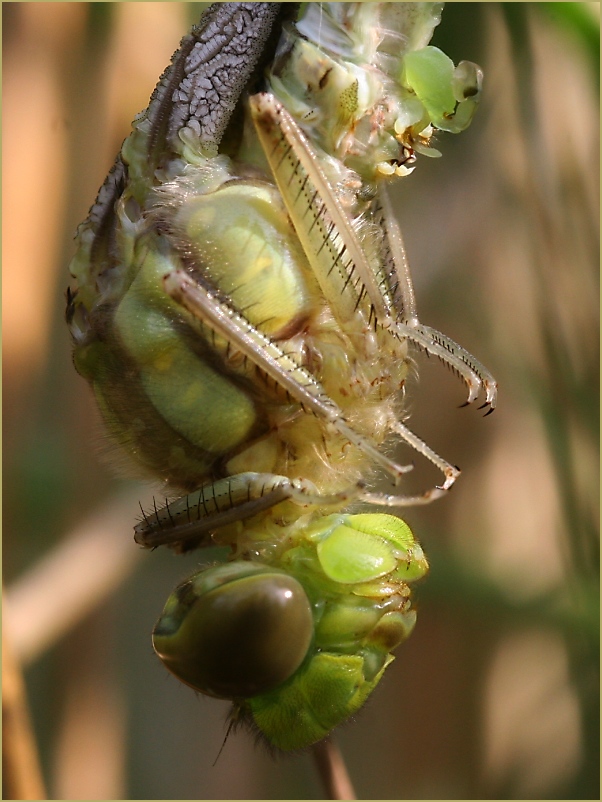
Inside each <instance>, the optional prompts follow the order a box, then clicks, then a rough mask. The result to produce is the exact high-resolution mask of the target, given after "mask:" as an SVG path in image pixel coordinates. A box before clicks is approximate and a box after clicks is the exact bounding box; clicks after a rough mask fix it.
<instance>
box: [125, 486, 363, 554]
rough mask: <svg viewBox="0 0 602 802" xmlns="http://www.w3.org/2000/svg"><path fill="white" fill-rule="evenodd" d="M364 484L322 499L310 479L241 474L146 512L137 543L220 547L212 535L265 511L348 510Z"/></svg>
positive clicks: (136, 530) (136, 531)
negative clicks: (286, 506) (287, 505)
mask: <svg viewBox="0 0 602 802" xmlns="http://www.w3.org/2000/svg"><path fill="white" fill-rule="evenodd" d="M363 486H364V485H363V483H362V482H358V483H357V485H354V486H352V487H350V488H349V489H348V490H345V491H342V492H340V493H332V494H330V495H325V494H320V493H318V491H317V490H316V487H315V486H314V485H313V483H311V482H309V481H307V480H295V481H291V480H290V479H288V478H287V477H286V476H277V475H275V474H270V473H251V472H249V473H240V474H236V475H235V476H229V477H227V478H226V479H220V480H218V481H216V482H214V483H212V484H207V485H203V486H202V487H201V488H199V489H198V490H195V491H194V492H193V493H189V494H188V495H187V496H183V497H182V498H179V499H176V500H175V501H172V502H169V503H167V504H165V505H164V506H163V507H161V508H157V507H156V506H155V508H154V510H153V512H151V513H145V512H144V511H142V516H143V520H142V521H140V523H139V524H138V525H137V526H136V527H135V528H134V531H135V540H136V543H139V544H140V545H141V546H145V547H147V548H155V547H156V546H163V545H168V544H174V543H182V542H185V541H187V540H197V539H199V538H202V540H203V542H202V543H201V544H200V545H203V546H210V545H214V544H213V542H212V541H211V538H210V534H211V532H213V531H215V530H216V529H218V528H219V527H222V526H226V525H228V524H231V523H234V522H236V521H242V520H244V519H245V518H251V517H253V516H254V515H257V514H259V513H260V512H264V511H265V510H268V509H270V508H271V507H274V506H276V505H277V504H280V502H282V501H286V500H287V499H290V500H291V501H293V502H294V503H295V504H298V505H299V506H302V507H303V506H320V507H322V506H324V507H327V506H331V505H332V506H342V505H346V504H348V503H349V502H350V501H353V500H354V499H356V498H357V497H358V496H359V495H360V493H361V492H362V490H363Z"/></svg>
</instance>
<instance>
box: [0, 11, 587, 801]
mask: <svg viewBox="0 0 602 802" xmlns="http://www.w3.org/2000/svg"><path fill="white" fill-rule="evenodd" d="M202 7H203V4H194V3H191V4H187V3H144V2H142V3H115V4H113V3H35V2H32V3H4V4H3V7H2V11H3V34H4V49H3V54H4V62H3V67H4V70H3V100H4V113H3V121H4V128H3V157H4V158H3V200H4V205H3V209H4V216H3V222H4V227H3V257H4V270H3V285H4V292H3V318H4V363H3V366H4V382H3V389H4V394H3V395H4V528H3V532H4V538H3V540H4V588H5V605H4V621H5V635H6V637H7V639H8V647H9V649H10V651H11V652H12V654H13V656H14V657H15V659H16V662H17V663H20V664H21V665H22V666H23V671H24V678H25V684H26V691H27V697H28V703H29V709H30V715H31V720H32V723H33V731H34V737H35V742H36V744H37V748H38V750H39V756H40V760H41V766H42V773H43V778H44V781H45V783H46V787H47V791H46V794H47V795H48V798H54V799H120V798H130V799H164V798H171V799H177V798H180V799H191V798H194V799H204V798H205V799H257V798H259V799H279V798H280V799H307V798H321V797H323V795H324V791H323V790H322V788H321V787H320V784H319V782H318V779H317V776H316V773H315V769H314V766H313V763H312V759H311V755H300V756H292V757H286V758H278V759H273V758H272V757H270V756H269V755H268V754H267V753H266V752H265V751H264V750H263V749H262V748H261V747H257V746H256V745H255V744H254V742H253V739H252V738H251V737H249V736H247V735H246V734H244V733H241V734H238V735H236V736H235V737H231V738H230V739H229V740H228V742H227V743H226V745H225V748H224V750H223V752H222V754H221V756H220V758H219V760H218V761H217V764H216V765H215V766H214V765H213V764H214V761H215V759H216V757H217V754H218V751H219V748H220V746H221V744H222V741H223V738H224V735H225V726H224V721H225V717H226V713H227V709H228V704H227V703H221V702H219V701H216V700H210V699H206V698H203V697H197V696H195V694H194V693H193V692H192V691H190V690H189V689H187V688H185V687H184V686H182V685H180V684H179V683H178V682H177V681H176V680H175V679H172V678H171V677H170V676H168V675H167V672H166V671H165V670H164V668H163V667H162V665H161V664H160V663H159V661H158V660H157V659H156V658H155V657H154V655H153V652H152V647H151V642H150V632H151V629H152V626H153V624H154V622H155V620H156V618H157V616H158V614H159V612H160V611H161V609H162V607H163V604H164V601H165V599H166V598H167V595H168V594H169V592H170V591H171V589H172V587H173V586H174V585H175V583H176V582H178V581H180V580H181V579H183V578H184V577H186V576H187V575H188V574H189V573H191V572H192V570H194V568H195V567H196V566H197V565H198V564H199V563H200V562H201V561H202V560H206V559H210V555H206V554H199V553H196V554H191V555H187V556H185V557H177V556H175V555H173V554H171V553H169V552H167V551H162V550H158V551H156V552H152V553H150V552H149V553H146V552H142V551H141V550H140V549H139V548H138V547H137V546H136V545H135V544H134V542H133V539H132V527H133V525H134V524H135V523H136V521H137V514H138V513H137V510H138V509H139V508H138V501H141V502H142V505H143V506H145V507H148V506H149V503H151V502H150V499H151V497H152V492H153V488H149V487H146V486H141V485H137V484H134V483H132V482H130V481H128V480H126V479H119V478H116V477H115V474H114V472H113V470H112V468H111V467H110V465H109V460H108V459H107V458H106V452H107V450H108V449H107V448H106V446H105V445H103V435H102V430H101V427H100V424H99V421H98V416H97V413H96V410H95V408H94V405H93V403H92V397H91V393H90V392H89V389H88V387H87V385H86V384H85V383H84V381H83V380H82V379H81V378H80V377H78V376H77V375H76V373H75V370H74V369H73V366H72V364H71V356H70V342H69V336H68V333H67V329H66V326H65V324H64V293H65V290H66V287H67V285H68V284H69V275H68V270H67V266H68V263H69V260H70V258H71V256H72V254H73V235H74V232H75V228H76V226H77V224H78V223H79V222H80V221H81V220H82V219H83V218H84V217H85V216H86V214H87V211H88V208H89V206H90V205H91V204H92V202H93V200H94V198H95V196H96V192H97V190H98V187H99V186H100V185H101V183H102V181H103V180H104V177H105V175H106V173H107V171H108V169H109V168H110V167H111V165H112V164H113V160H114V156H115V154H116V153H117V151H118V150H119V147H120V145H121V142H122V140H123V138H124V137H125V136H127V134H128V132H129V124H130V121H131V119H132V118H133V117H134V115H135V114H136V113H137V112H138V111H140V110H141V109H142V108H144V107H145V106H146V105H147V102H148V98H149V96H150V93H151V91H152V89H153V88H154V86H155V83H156V81H157V79H158V77H159V75H160V74H161V72H162V71H163V69H164V68H165V66H166V65H167V64H168V62H169V59H170V57H171V54H172V52H173V51H174V50H175V49H176V47H177V45H178V42H179V40H180V38H181V36H182V35H183V34H184V33H185V32H186V30H187V28H188V27H189V25H190V24H191V23H192V22H193V21H195V20H197V19H198V17H199V15H200V12H201V11H202ZM433 44H436V45H438V46H439V47H441V48H442V49H443V50H444V51H445V52H446V53H447V54H448V55H450V56H451V57H452V58H453V60H454V61H455V62H457V61H459V60H461V59H469V60H473V61H476V62H478V63H479V64H481V66H482V67H483V69H484V71H485V90H484V98H483V102H482V105H481V107H480V109H479V111H478V113H477V115H476V117H475V120H474V121H473V124H472V126H471V127H470V129H469V130H468V131H467V132H465V133H464V134H462V135H461V136H458V137H453V136H452V135H449V134H443V135H440V137H439V138H438V144H437V147H438V148H439V149H440V150H441V151H442V152H443V158H442V159H424V158H423V159H421V160H420V161H419V164H418V168H417V170H416V171H415V172H414V174H413V175H412V176H410V177H408V178H407V179H405V180H404V181H401V182H400V186H399V187H398V188H396V190H395V193H394V195H395V202H396V208H397V210H398V215H399V219H400V222H401V225H402V230H403V232H404V235H405V238H406V246H407V249H408V254H409V259H410V264H411V266H412V270H413V276H414V282H415V288H416V293H417V299H418V309H419V313H420V316H421V319H422V320H423V322H425V323H427V324H429V325H431V326H434V327H436V328H438V329H439V330H441V331H443V332H445V333H446V334H447V335H449V336H451V337H452V338H453V339H454V340H456V341H457V342H460V343H462V345H464V347H465V348H467V349H468V350H469V351H471V352H472V353H474V354H475V355H476V356H477V357H478V358H479V359H480V360H481V361H482V362H483V363H484V364H485V365H487V366H488V367H489V368H490V370H491V371H492V372H493V373H494V374H495V376H496V378H497V379H498V382H499V386H500V399H499V408H498V409H497V410H496V412H495V414H494V415H491V416H489V417H487V418H485V419H483V418H482V417H481V414H482V413H479V412H478V411H477V410H476V408H461V409H460V408H458V407H459V405H460V404H461V403H462V402H463V401H464V398H465V391H464V387H463V386H462V384H461V383H460V382H458V381H457V380H455V379H454V378H453V376H452V375H451V373H449V371H446V370H444V369H443V367H442V366H441V365H440V364H438V363H437V362H436V361H434V360H431V361H429V360H426V359H424V358H423V357H421V356H417V364H418V369H419V373H420V380H419V381H418V382H414V383H413V384H412V385H411V386H410V388H409V391H408V399H407V401H408V409H409V411H410V412H411V413H412V416H411V419H410V424H411V426H412V429H414V430H415V431H416V433H417V434H419V435H420V436H422V437H423V438H424V439H425V440H426V441H427V442H428V443H429V445H430V446H432V447H433V448H434V449H435V450H436V451H437V452H438V453H440V454H441V455H442V456H444V457H446V458H447V459H448V460H450V461H451V462H453V463H455V464H458V465H459V466H460V467H461V468H462V469H463V475H462V477H461V479H460V481H459V482H458V483H457V485H456V487H455V488H454V490H453V493H452V494H450V496H449V497H448V498H446V499H445V500H443V501H439V502H437V503H436V504H434V505H432V506H431V507H424V508H415V509H410V510H408V511H407V515H406V518H407V520H408V521H409V523H410V524H411V526H412V527H413V529H414V532H415V533H416V535H417V537H418V538H419V539H420V540H421V542H422V544H423V546H424V548H425V550H426V552H427V554H428V556H429V559H430V564H431V572H430V575H429V576H428V577H427V579H426V580H425V581H424V582H423V583H422V584H421V585H420V586H419V587H418V590H417V596H418V604H419V607H420V612H419V617H418V625H417V627H416V630H415V632H414V634H413V635H412V637H411V639H410V640H409V641H408V642H407V644H405V645H404V646H403V647H402V648H400V649H399V650H398V653H397V660H396V662H395V663H394V665H393V666H392V667H391V668H390V669H389V670H388V672H387V676H386V677H385V679H384V680H383V681H382V683H381V686H380V687H379V689H378V690H377V691H376V692H375V693H374V696H373V698H372V699H371V700H370V702H369V703H368V704H367V705H366V707H365V709H364V710H363V711H362V712H361V713H360V714H359V715H358V716H357V717H356V720H355V721H353V722H351V723H349V724H348V725H347V726H345V727H343V728H342V729H341V731H340V732H339V733H338V742H339V744H340V746H341V749H342V751H343V753H344V754H345V757H346V759H347V763H348V765H349V767H350V773H351V776H352V780H353V781H354V783H355V786H356V792H357V794H358V797H359V798H371V799H378V798H381V799H400V798H414V799H542V798H548V799H552V798H563V799H586V798H598V797H599V678H598V646H599V623H598V548H599V547H598V542H599V539H598V533H599V519H598V493H599V475H598V422H599V411H598V386H599V348H598V344H599V330H598V324H599V318H598V308H599V286H598V273H599V253H598V229H599V226H598V223H599V204H598V201H599V174H600V165H599V118H600V114H599V105H598V95H599V4H597V3H551V4H548V3H534V4H531V3H509V4H497V3H486V4H480V3H466V4H465V3H450V4H449V5H448V6H447V7H446V9H445V11H444V13H443V20H442V23H441V25H440V27H439V28H438V30H437V31H436V34H435V38H434V40H433ZM403 456H404V454H402V453H400V457H403ZM405 456H406V458H410V459H412V457H410V455H409V454H405ZM433 481H438V477H437V476H436V475H435V474H434V473H431V468H430V466H428V465H422V464H421V463H419V462H418V461H417V465H416V470H415V471H414V474H413V475H412V476H411V481H410V480H408V485H407V487H408V490H410V491H411V490H412V489H422V488H424V487H426V486H429V485H430V484H432V482H433ZM155 491H156V488H155ZM5 798H6V797H5Z"/></svg>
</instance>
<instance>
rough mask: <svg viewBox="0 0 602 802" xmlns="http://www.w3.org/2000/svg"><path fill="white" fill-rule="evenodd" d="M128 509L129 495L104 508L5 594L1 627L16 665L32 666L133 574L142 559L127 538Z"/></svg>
mask: <svg viewBox="0 0 602 802" xmlns="http://www.w3.org/2000/svg"><path fill="white" fill-rule="evenodd" d="M132 509H135V504H134V501H133V499H132V497H131V496H129V495H128V496H126V497H118V498H116V499H113V500H112V501H109V502H107V503H106V504H105V505H103V506H102V507H101V508H99V509H98V510H97V511H96V512H95V513H94V514H93V515H91V516H90V518H88V519H87V520H86V521H84V522H83V523H82V524H81V526H79V527H78V529H77V530H76V531H74V532H73V533H72V534H71V535H69V536H67V537H65V538H64V539H63V540H62V541H61V542H60V543H59V545H57V546H56V547H55V548H54V549H53V550H52V551H50V552H49V553H48V554H46V555H45V556H44V557H43V558H42V559H41V560H40V561H39V562H38V563H37V564H36V565H35V566H34V567H33V568H31V569H30V570H29V571H28V572H27V573H26V574H24V575H23V576H22V577H20V578H19V579H17V580H16V581H15V582H14V583H13V584H12V585H11V587H9V588H8V589H7V592H6V600H5V604H4V627H5V629H7V630H8V631H9V632H10V636H11V643H12V647H13V651H14V654H15V657H16V659H17V660H18V661H19V663H21V664H22V665H29V664H30V663H32V662H34V661H35V660H36V659H37V658H38V657H39V656H40V655H41V654H42V653H43V652H44V651H45V650H46V649H48V648H49V647H51V646H52V645H53V644H54V643H56V641H57V640H58V639H59V638H61V637H62V636H63V635H64V634H65V633H66V632H68V631H69V629H71V628H72V627H73V626H75V625H76V624H78V623H79V622H80V621H81V620H82V619H83V618H85V617H86V615H88V614H89V613H90V612H92V611H93V610H94V609H95V608H96V607H97V606H98V605H99V604H101V603H102V602H103V601H104V600H105V599H106V598H107V597H109V596H110V595H111V593H113V591H114V590H115V589H116V588H117V587H118V586H119V585H120V583H121V582H122V581H123V580H124V579H125V578H126V577H127V576H129V574H130V573H131V572H132V570H133V568H134V566H135V564H136V563H137V561H138V558H139V557H140V554H141V552H140V549H137V548H136V547H135V545H134V543H133V541H132V538H131V537H128V524H127V522H128V519H129V518H130V517H131V512H132ZM124 522H125V523H124Z"/></svg>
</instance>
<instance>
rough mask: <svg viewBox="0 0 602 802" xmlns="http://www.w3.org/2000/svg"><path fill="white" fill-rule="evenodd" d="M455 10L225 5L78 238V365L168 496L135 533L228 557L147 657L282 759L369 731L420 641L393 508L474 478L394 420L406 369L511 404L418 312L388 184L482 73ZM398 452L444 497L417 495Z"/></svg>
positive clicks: (187, 48) (73, 323)
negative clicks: (383, 488)
mask: <svg viewBox="0 0 602 802" xmlns="http://www.w3.org/2000/svg"><path fill="white" fill-rule="evenodd" d="M441 10H442V4H438V3H367V4H361V3H307V4H303V5H302V7H301V11H299V9H298V7H297V5H296V4H277V3H217V4H215V5H213V6H211V7H210V8H209V9H208V10H207V11H206V12H205V13H204V14H203V16H202V18H201V20H200V23H199V24H198V25H195V26H194V27H193V28H192V31H191V32H190V33H189V34H188V35H187V36H185V37H184V38H183V39H182V41H181V43H180V47H179V49H178V50H177V51H176V53H175V54H174V56H173V58H172V61H171V64H170V66H169V67H168V68H167V70H166V71H165V72H164V74H163V75H162V76H161V78H160V81H159V83H158V85H157V87H156V89H155V91H154V93H153V95H152V97H151V99H150V103H149V106H148V108H147V109H146V110H145V111H143V112H142V113H141V114H140V115H138V116H137V117H136V119H135V120H134V122H133V124H132V132H131V134H130V135H129V136H128V137H127V139H126V140H125V141H124V143H123V146H122V148H121V151H120V153H119V154H118V156H117V159H116V161H115V164H114V166H113V168H112V170H111V171H110V173H109V175H108V176H107V179H106V180H105V183H104V184H103V186H102V187H101V189H100V191H99V194H98V197H97V199H96V201H95V203H94V205H93V206H92V208H91V210H90V212H89V215H88V217H87V219H86V220H85V221H84V222H83V223H82V224H81V225H80V227H79V229H78V232H77V236H76V240H77V250H76V254H75V256H74V258H73V260H72V262H71V265H70V271H71V274H72V276H73V278H74V279H75V282H76V283H75V285H74V287H73V288H71V289H69V290H68V293H67V313H66V317H67V322H68V325H69V328H70V331H71V335H72V339H73V344H74V352H73V353H74V364H75V367H76V369H77V371H78V372H79V373H80V374H81V375H82V376H83V377H84V378H85V379H86V380H87V381H88V382H89V383H90V385H91V387H92V390H93V392H94V395H95V398H96V402H97V404H98V406H99V408H100V411H101V414H102V416H103V419H104V422H105V425H106V428H107V431H108V433H109V435H110V436H111V437H112V438H113V440H114V441H115V442H116V443H118V444H119V445H120V446H121V447H122V449H123V451H124V452H125V453H127V454H128V455H129V458H130V460H131V462H132V464H133V465H134V466H135V469H136V470H137V471H138V473H139V474H140V475H142V476H144V477H147V478H151V479H153V480H155V481H160V482H162V483H163V485H164V486H165V487H166V488H168V491H169V493H170V494H171V498H172V500H170V501H168V502H167V503H166V504H165V505H164V506H162V507H161V508H159V507H157V506H155V507H154V509H153V510H152V511H144V510H143V511H142V518H141V520H140V522H139V523H138V525H137V526H136V527H135V540H136V542H137V543H138V544H141V545H142V546H144V547H147V548H155V547H157V546H160V545H166V546H168V547H170V548H172V549H174V550H175V551H177V552H184V551H188V550H190V549H194V548H202V547H205V546H210V545H220V546H225V547H227V549H228V554H229V556H228V559H227V560H225V561H224V562H222V563H220V564H217V565H211V566H209V567H203V568H201V569H200V570H199V571H197V572H196V573H195V574H194V575H193V576H192V577H190V578H189V579H187V580H186V581H184V582H183V583H181V584H180V585H179V586H178V587H177V588H176V589H175V590H174V592H173V593H172V594H171V595H170V597H169V599H168V601H167V603H166V605H165V608H164V610H163V612H162V614H161V616H160V618H159V620H158V622H157V624H156V625H155V628H154V631H153V646H154V649H155V651H156V653H157V654H158V655H159V657H160V658H161V660H162V661H163V663H164V664H165V666H166V667H167V668H168V669H169V671H171V672H172V673H173V674H174V675H175V676H176V677H178V679H180V680H181V681H182V682H184V683H185V684H187V685H189V686H191V687H192V688H194V689H195V690H196V691H199V692H201V693H203V694H206V695H208V696H213V697H217V698H221V699H229V700H231V701H232V703H233V706H232V712H231V719H230V720H231V723H234V724H236V725H239V724H242V723H244V724H247V725H249V726H250V727H251V728H252V729H254V730H255V731H256V732H258V733H259V734H261V735H262V736H263V738H264V739H265V740H266V741H267V742H268V743H269V744H270V745H271V746H272V747H275V748H277V749H281V750H285V751H288V750H297V749H302V748H305V747H307V746H309V745H312V744H315V743H317V742H319V741H320V740H322V739H323V738H325V737H326V736H328V734H329V733H330V732H331V731H332V730H333V729H334V728H335V727H336V726H337V725H339V724H340V723H342V722H343V721H345V720H346V719H347V718H349V717H350V716H352V715H353V714H354V713H356V712H357V711H358V710H359V709H360V708H361V706H362V705H363V704H364V702H365V701H366V699H367V698H368V697H369V695H370V694H371V693H372V692H373V690H374V689H375V687H376V686H377V685H378V683H379V681H380V679H381V678H382V676H383V674H384V672H385V670H386V668H387V666H388V665H390V663H391V662H392V660H393V659H394V657H393V654H392V653H393V651H394V649H395V648H396V647H397V646H399V645H400V644H401V643H402V642H403V641H404V640H406V638H407V637H408V636H409V635H410V633H411V631H412V629H413V627H414V624H415V620H416V610H415V607H413V606H412V598H411V597H412V585H413V583H414V582H416V581H417V580H419V579H421V578H422V577H423V576H424V575H425V574H426V572H427V570H428V563H427V560H426V557H425V555H424V552H423V550H422V548H421V546H420V544H419V543H418V541H417V540H416V538H415V537H414V534H413V533H412V531H411V529H410V528H409V526H408V525H407V524H406V523H405V522H404V521H403V520H402V519H401V518H399V517H398V516H396V515H393V514H390V512H389V510H394V509H397V508H401V507H406V506H413V505H420V504H427V503H430V502H432V501H434V500H435V499H438V498H441V497H442V496H445V495H446V493H447V492H448V491H449V489H450V487H451V486H452V485H453V483H454V482H455V481H456V479H457V477H458V475H459V470H458V469H457V468H455V467H454V466H453V465H452V464H450V463H449V462H447V461H446V460H445V459H443V458H442V457H440V456H439V455H437V454H436V453H435V452H434V451H433V450H432V449H431V448H430V447H429V446H428V445H427V444H426V443H425V442H423V441H422V440H421V439H420V438H418V437H417V436H416V435H415V434H414V433H413V432H412V431H411V430H410V429H409V428H408V427H407V426H406V425H405V423H404V422H402V417H403V398H404V393H405V389H406V380H407V378H408V375H409V373H410V370H411V367H412V364H413V363H412V357H411V350H412V349H413V348H415V349H418V350H422V351H425V352H427V353H428V354H430V355H433V356H436V357H438V358H439V359H440V360H441V361H442V362H444V363H445V364H446V365H447V366H449V367H450V368H451V369H452V370H453V371H454V372H455V373H456V374H457V375H458V376H459V377H460V378H461V379H462V380H463V381H464V382H465V384H466V387H467V391H468V397H467V403H472V402H474V401H475V400H476V399H477V398H479V397H481V398H483V397H484V404H483V407H484V408H486V409H487V411H488V412H489V411H492V410H493V408H494V407H495V404H496V395H497V385H496V382H495V380H494V378H493V376H492V375H491V374H490V373H489V371H488V370H487V369H486V368H485V367H484V366H483V365H481V363H479V362H478V361H477V360H476V359H475V358H474V357H472V356H471V355H470V354H469V353H468V352H467V351H465V350H464V349H463V348H462V347H461V346H459V345H458V344H457V343H455V342H453V341H452V340H451V339H449V338H448V337H446V336H445V335H443V334H441V333H439V332H437V331H436V330H434V329H432V328H430V327H429V326H426V325H424V324H423V323H422V322H421V321H420V320H419V318H418V315H417V312H416V302H415V296H414V291H413V288H412V282H411V277H410V272H409V267H408V262H407V258H406V254H405V251H404V247H403V241H402V237H401V233H400V229H399V225H398V223H397V221H396V218H395V215H394V213H393V211H392V206H391V202H390V199H389V197H388V190H387V186H388V184H390V183H391V182H394V181H398V180H400V179H402V178H403V177H405V176H407V175H408V174H409V173H410V172H412V170H413V169H414V168H415V166H416V163H417V161H418V158H419V157H420V156H423V155H424V156H433V155H439V154H438V151H436V150H435V148H434V147H433V141H434V135H435V133H436V132H438V131H447V132H451V133H459V132H460V131H462V130H464V129H465V128H466V127H467V126H468V124H469V123H470V121H471V119H472V116H473V114H474V111H475V109H476V106H477V104H478V100H479V96H480V92H481V82H482V74H481V71H480V68H479V67H477V65H475V64H472V63H470V62H460V64H458V65H457V66H455V65H454V64H453V62H452V61H451V59H449V58H448V57H447V56H446V55H445V54H444V53H443V52H442V51H440V50H439V49H437V48H435V47H432V46H430V45H429V44H428V43H429V41H430V39H431V36H432V33H433V30H434V28H435V26H436V25H437V24H438V23H439V21H440V18H441ZM395 441H402V442H404V443H405V444H407V445H409V446H410V447H411V448H413V449H414V450H415V451H416V452H418V453H419V454H420V455H422V457H424V458H425V459H427V460H429V461H430V462H431V463H433V464H434V465H435V466H436V467H437V469H438V470H439V471H440V472H441V474H442V481H441V483H440V484H439V485H437V486H436V487H432V488H428V489H426V490H425V491H424V492H422V493H420V494H414V495H408V494H403V493H402V492H400V490H399V485H400V483H401V481H402V479H403V477H404V475H405V474H406V473H407V472H408V471H409V470H410V469H411V467H412V466H411V465H402V464H399V463H398V462H396V461H395V460H394V459H392V458H391V457H390V456H388V454H387V451H386V450H385V447H386V446H388V445H389V444H391V443H393V442H395ZM379 473H380V474H382V473H384V474H386V475H387V476H388V477H389V479H390V483H391V492H389V493H384V492H375V491H374V490H373V489H371V485H372V484H373V482H374V481H375V479H376V478H377V476H378V474H379ZM361 505H365V506H364V509H366V508H367V509H377V510H378V508H380V511H370V512H365V511H364V512H362V511H361V508H360V507H361ZM383 510H384V511H383Z"/></svg>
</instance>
